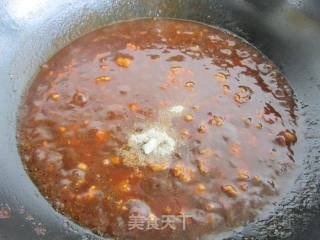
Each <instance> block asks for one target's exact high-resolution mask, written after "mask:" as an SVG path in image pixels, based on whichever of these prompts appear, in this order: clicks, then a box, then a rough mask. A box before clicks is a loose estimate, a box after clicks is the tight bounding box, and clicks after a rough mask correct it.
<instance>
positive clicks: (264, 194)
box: [19, 19, 297, 239]
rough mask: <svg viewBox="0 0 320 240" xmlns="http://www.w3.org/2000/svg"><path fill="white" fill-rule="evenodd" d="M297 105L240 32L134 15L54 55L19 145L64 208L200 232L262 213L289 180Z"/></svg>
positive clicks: (32, 95)
mask: <svg viewBox="0 0 320 240" xmlns="http://www.w3.org/2000/svg"><path fill="white" fill-rule="evenodd" d="M296 114H297V113H296V105H295V100H294V98H293V92H292V89H291V88H290V87H289V85H288V83H287V81H286V79H285V78H284V76H283V75H282V74H281V73H280V72H279V71H278V69H277V68H276V67H275V65H274V64H273V63H272V62H270V61H269V60H268V59H266V58H265V57H264V56H263V55H261V53H260V52H258V51H257V50H256V49H254V48H253V47H251V46H250V45H248V44H247V43H245V42H243V41H242V40H241V39H240V38H237V37H235V36H233V35H231V34H229V33H226V32H224V31H222V30H220V29H216V28H213V27H209V26H206V25H202V24H198V23H194V22H188V21H178V20H164V19H158V20H155V19H143V20H135V21H128V22H121V23H117V24H113V25H110V26H107V27H105V28H102V29H99V30H97V31H95V32H92V33H89V34H87V35H85V36H84V37H81V38H79V39H78V40H76V41H75V42H73V43H71V44H70V45H69V46H67V47H65V48H64V49H62V50H61V51H60V52H58V53H57V54H56V55H55V56H54V57H53V58H51V59H50V60H49V61H48V63H46V64H44V65H43V66H42V68H41V70H40V72H39V74H38V75H37V77H36V79H35V80H34V82H33V83H32V85H31V87H30V89H29V90H28V92H27V94H26V97H25V99H24V102H23V104H22V107H21V112H20V119H19V120H20V122H19V123H20V129H19V141H20V150H21V156H22V159H23V161H24V163H25V165H26V168H27V169H28V171H29V174H30V176H31V177H32V179H33V180H34V182H35V183H36V185H37V186H38V187H39V189H40V191H41V192H42V193H43V194H44V195H45V196H47V197H48V199H49V200H50V202H51V203H52V205H53V206H54V207H55V209H57V210H58V211H60V212H62V213H64V214H66V215H67V216H70V217H71V218H72V219H74V220H75V221H77V222H78V223H80V224H82V225H84V226H86V227H89V228H90V229H92V230H93V231H94V232H97V233H99V234H101V235H111V236H115V237H117V238H119V239H128V238H130V239H171V238H172V239H197V238H198V237H201V236H203V235H205V234H209V233H220V232H223V231H226V230H228V229H232V228H235V227H237V226H240V225H241V224H244V223H247V222H249V221H252V220H253V219H254V217H255V216H256V215H257V214H258V213H259V211H260V210H261V209H262V208H263V207H264V206H265V205H267V204H268V203H270V201H272V200H273V199H274V198H275V197H276V196H277V195H279V193H280V192H281V191H283V190H284V189H285V187H286V186H282V185H281V184H280V183H281V182H282V180H281V179H283V178H286V177H287V176H288V173H290V171H291V169H292V168H294V166H295V159H294V148H293V145H295V144H296V142H297V137H296V128H297V123H296ZM182 214H185V215H188V216H190V218H188V219H187V221H186V222H185V224H186V226H185V229H183V228H182V225H181V224H177V225H176V229H171V228H168V227H167V228H165V229H163V230H155V229H151V230H150V229H149V230H147V231H146V230H145V229H144V230H141V229H140V230H139V229H137V228H134V229H131V230H130V229H129V227H128V225H129V222H130V220H132V219H130V216H131V217H132V216H133V215H135V216H141V217H143V219H149V220H150V219H157V218H159V219H160V220H161V219H163V216H168V215H170V216H181V215H182ZM160 224H161V223H160ZM144 227H145V226H144ZM160 227H161V226H160Z"/></svg>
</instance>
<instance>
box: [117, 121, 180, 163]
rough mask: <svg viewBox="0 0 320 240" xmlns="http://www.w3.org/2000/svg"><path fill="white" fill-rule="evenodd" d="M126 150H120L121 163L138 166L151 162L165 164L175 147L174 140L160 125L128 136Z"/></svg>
mask: <svg viewBox="0 0 320 240" xmlns="http://www.w3.org/2000/svg"><path fill="white" fill-rule="evenodd" d="M128 147H129V149H127V150H122V151H121V154H122V156H123V157H124V159H123V163H124V164H125V165H127V166H131V167H138V166H148V165H151V164H165V163H166V162H167V161H168V158H167V157H168V156H169V155H171V154H172V153H173V152H174V150H175V147H176V141H175V140H174V139H173V138H172V137H170V136H169V135H168V134H167V133H166V131H165V130H164V129H162V128H160V127H151V128H149V129H148V130H145V131H143V132H141V133H132V134H131V135H129V137H128Z"/></svg>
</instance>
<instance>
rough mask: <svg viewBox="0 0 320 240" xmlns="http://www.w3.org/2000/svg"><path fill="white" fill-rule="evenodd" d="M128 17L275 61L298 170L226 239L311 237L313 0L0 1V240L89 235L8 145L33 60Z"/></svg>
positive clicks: (316, 144) (319, 51)
mask: <svg viewBox="0 0 320 240" xmlns="http://www.w3.org/2000/svg"><path fill="white" fill-rule="evenodd" d="M137 17H171V18H182V19H190V20H196V21H201V22H204V23H208V24H214V25H217V26H220V27H223V28H226V29H228V30H230V31H232V32H234V33H236V34H238V35H240V36H242V37H243V38H245V39H246V40H247V41H248V42H250V43H252V44H253V45H254V46H256V47H257V48H258V49H260V50H261V51H262V52H263V53H264V54H265V55H267V56H268V57H269V58H270V59H271V60H273V61H274V62H275V63H276V64H277V65H278V66H279V67H280V68H281V70H282V71H283V73H284V74H285V75H286V76H287V78H288V79H289V81H290V84H291V86H292V87H293V89H294V91H295V94H296V97H297V99H298V101H299V105H300V115H301V119H302V123H301V125H302V128H303V133H304V135H303V138H304V139H303V141H305V142H306V147H305V148H306V149H304V151H303V154H301V158H302V160H303V166H302V172H301V174H300V176H299V177H298V178H297V179H296V181H295V184H294V187H292V189H290V193H288V194H286V195H285V196H284V198H283V199H282V200H281V201H279V202H278V203H276V204H275V206H274V208H273V210H272V211H271V212H269V213H268V214H265V215H264V216H260V217H259V218H258V219H257V221H255V222H253V223H250V224H248V225H247V226H244V227H243V228H241V229H237V230H236V231H234V232H232V233H230V234H229V236H228V237H230V238H232V239H241V238H243V237H248V238H249V239H250V238H253V239H320V230H319V229H320V128H319V126H318V125H319V124H320V98H319V93H320V1H318V0H287V1H285V0H268V1H263V0H123V1H121V0H82V1H77V0H55V1H49V0H42V1H40V0H0V81H1V86H0V133H1V134H0V149H1V152H0V239H9V240H16V239H19V240H21V239H23V240H25V239H26V240H29V239H30V240H33V239H50V240H54V239H59V240H62V239H68V240H72V239H99V237H98V236H96V235H94V234H92V233H91V232H89V231H88V230H85V229H83V228H81V227H79V226H77V225H76V224H74V223H72V221H70V220H68V219H67V218H65V217H64V216H62V215H61V214H59V213H57V212H55V211H54V209H52V207H51V206H50V205H49V204H48V202H47V201H46V199H45V198H44V197H42V196H41V195H40V193H39V192H38V190H37V188H36V187H35V186H34V184H33V183H32V182H31V180H30V179H29V177H28V175H27V174H26V172H25V171H24V168H23V165H22V164H21V161H20V157H19V154H18V150H17V142H16V118H17V112H18V107H19V103H20V99H21V96H22V95H23V93H24V90H25V88H26V87H27V85H28V83H29V82H30V80H32V78H33V77H34V76H35V74H36V73H37V71H38V69H39V65H40V64H41V63H43V62H45V61H46V60H47V59H48V58H49V57H50V56H52V55H53V54H54V53H55V52H57V51H58V50H59V49H61V48H63V47H64V46H66V45H67V44H68V43H70V42H71V41H72V40H74V39H76V38H78V37H79V36H81V35H83V34H85V33H87V32H89V31H92V30H94V29H97V28H99V27H101V26H103V25H106V24H108V23H110V22H114V21H117V20H122V19H130V18H137Z"/></svg>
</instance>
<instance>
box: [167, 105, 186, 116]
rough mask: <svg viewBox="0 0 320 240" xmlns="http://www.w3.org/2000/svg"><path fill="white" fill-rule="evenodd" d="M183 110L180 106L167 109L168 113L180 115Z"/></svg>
mask: <svg viewBox="0 0 320 240" xmlns="http://www.w3.org/2000/svg"><path fill="white" fill-rule="evenodd" d="M183 110H184V107H183V106H182V105H176V106H173V107H171V108H169V112H171V113H176V114H178V113H182V112H183Z"/></svg>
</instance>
